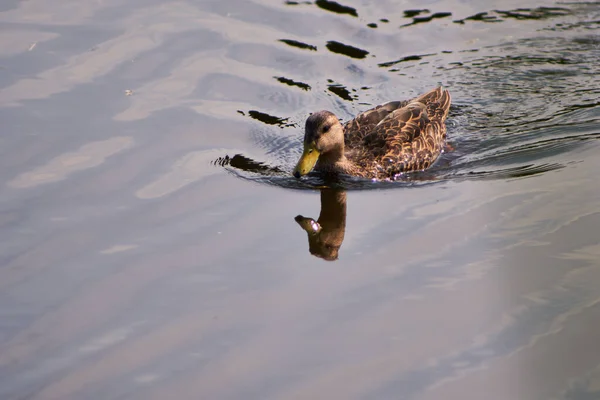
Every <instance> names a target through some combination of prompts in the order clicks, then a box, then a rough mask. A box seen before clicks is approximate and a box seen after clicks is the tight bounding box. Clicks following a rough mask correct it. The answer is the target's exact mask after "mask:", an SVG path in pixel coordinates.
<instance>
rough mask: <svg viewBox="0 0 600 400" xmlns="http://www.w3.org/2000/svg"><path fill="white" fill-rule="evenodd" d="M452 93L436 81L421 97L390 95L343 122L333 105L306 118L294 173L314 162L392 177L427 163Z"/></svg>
mask: <svg viewBox="0 0 600 400" xmlns="http://www.w3.org/2000/svg"><path fill="white" fill-rule="evenodd" d="M450 101H451V98H450V93H449V92H448V91H447V90H445V89H443V88H442V87H438V88H436V89H433V90H431V91H429V92H427V93H425V94H423V95H421V96H419V97H417V98H414V99H412V100H407V101H392V102H389V103H386V104H383V105H380V106H377V107H375V108H373V109H371V110H368V111H365V112H363V113H361V114H358V115H357V116H356V118H354V119H353V120H351V121H348V122H347V123H345V124H344V125H343V126H342V124H341V123H340V121H339V120H338V118H337V117H336V116H335V115H334V114H333V113H331V112H329V111H319V112H316V113H314V114H312V115H311V116H310V117H308V119H307V120H306V127H305V133H304V151H303V153H302V156H301V157H300V160H299V161H298V164H297V165H296V168H294V176H295V177H296V178H300V177H301V176H302V175H306V174H308V173H309V172H310V171H311V170H312V169H313V168H314V169H315V170H316V171H318V172H321V173H322V174H324V175H328V176H331V175H338V174H348V175H353V176H360V177H364V178H374V179H394V177H395V176H396V175H398V174H399V173H401V172H407V171H416V170H423V169H426V168H429V167H430V166H431V164H433V162H434V161H435V160H436V159H437V158H438V157H439V155H440V154H441V153H442V150H443V148H444V144H445V141H446V124H445V121H446V117H447V116H448V109H449V108H450Z"/></svg>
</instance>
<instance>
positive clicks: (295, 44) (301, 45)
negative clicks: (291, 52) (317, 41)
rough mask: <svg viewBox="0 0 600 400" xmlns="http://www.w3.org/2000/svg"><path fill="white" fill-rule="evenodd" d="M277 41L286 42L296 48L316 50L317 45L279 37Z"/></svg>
mask: <svg viewBox="0 0 600 400" xmlns="http://www.w3.org/2000/svg"><path fill="white" fill-rule="evenodd" d="M279 41H280V42H282V43H285V44H287V45H288V46H292V47H296V48H298V49H303V50H312V51H317V46H313V45H311V44H306V43H302V42H299V41H297V40H292V39H279Z"/></svg>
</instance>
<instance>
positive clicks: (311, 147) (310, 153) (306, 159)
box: [294, 142, 319, 178]
mask: <svg viewBox="0 0 600 400" xmlns="http://www.w3.org/2000/svg"><path fill="white" fill-rule="evenodd" d="M318 159H319V152H318V151H317V149H316V148H315V143H314V142H312V143H305V144H304V151H303V152H302V157H300V160H298V164H296V168H294V176H295V177H296V178H300V177H301V176H304V175H306V174H308V173H309V172H310V171H311V170H312V169H313V168H314V167H315V164H316V163H317V160H318Z"/></svg>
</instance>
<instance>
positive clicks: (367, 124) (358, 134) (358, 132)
mask: <svg viewBox="0 0 600 400" xmlns="http://www.w3.org/2000/svg"><path fill="white" fill-rule="evenodd" d="M408 103H409V102H408V101H390V102H389V103H385V104H382V105H379V106H377V107H375V108H372V109H370V110H367V111H365V112H362V113H360V114H358V115H357V116H356V117H355V118H354V119H352V120H350V121H348V122H346V123H345V124H344V136H345V142H346V146H351V147H352V146H353V145H355V144H357V143H358V142H359V141H360V140H361V139H362V138H363V137H364V136H365V135H366V134H368V133H370V132H372V131H373V128H374V127H375V126H376V125H377V124H378V123H380V122H381V121H382V120H384V119H385V118H386V117H388V116H389V115H390V114H392V113H393V112H394V111H396V110H398V109H401V108H402V107H405V106H406V105H407V104H408Z"/></svg>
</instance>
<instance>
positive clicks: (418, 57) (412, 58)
mask: <svg viewBox="0 0 600 400" xmlns="http://www.w3.org/2000/svg"><path fill="white" fill-rule="evenodd" d="M435 55H436V54H435V53H431V54H420V55H414V56H406V57H402V58H400V59H398V60H395V61H388V62H384V63H380V64H377V65H378V66H379V67H381V68H389V67H391V66H394V65H396V64H400V63H403V62H407V61H419V60H421V59H423V57H429V56H435Z"/></svg>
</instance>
